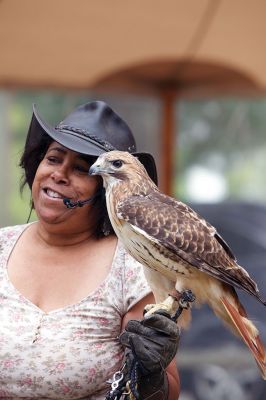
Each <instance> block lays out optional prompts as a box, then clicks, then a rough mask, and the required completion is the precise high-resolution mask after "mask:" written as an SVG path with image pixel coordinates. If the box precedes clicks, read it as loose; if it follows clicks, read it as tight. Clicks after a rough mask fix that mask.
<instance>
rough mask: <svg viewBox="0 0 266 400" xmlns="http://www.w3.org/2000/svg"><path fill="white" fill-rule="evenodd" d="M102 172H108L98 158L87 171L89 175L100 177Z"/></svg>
mask: <svg viewBox="0 0 266 400" xmlns="http://www.w3.org/2000/svg"><path fill="white" fill-rule="evenodd" d="M104 172H108V171H106V168H105V167H104V162H103V161H102V160H101V159H100V158H97V160H96V161H95V163H94V164H92V165H91V167H90V169H89V175H102V174H104Z"/></svg>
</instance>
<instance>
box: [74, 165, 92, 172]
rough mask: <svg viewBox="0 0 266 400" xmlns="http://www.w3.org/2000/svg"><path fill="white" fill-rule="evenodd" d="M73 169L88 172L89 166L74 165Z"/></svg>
mask: <svg viewBox="0 0 266 400" xmlns="http://www.w3.org/2000/svg"><path fill="white" fill-rule="evenodd" d="M75 170H76V171H78V172H80V173H82V174H88V172H89V167H87V166H86V167H85V166H84V165H76V166H75Z"/></svg>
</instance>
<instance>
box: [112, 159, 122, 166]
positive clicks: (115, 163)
mask: <svg viewBox="0 0 266 400" xmlns="http://www.w3.org/2000/svg"><path fill="white" fill-rule="evenodd" d="M112 165H113V166H114V167H115V168H121V167H122V165H123V161H121V160H114V161H112Z"/></svg>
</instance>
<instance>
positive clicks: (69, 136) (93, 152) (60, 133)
mask: <svg viewBox="0 0 266 400" xmlns="http://www.w3.org/2000/svg"><path fill="white" fill-rule="evenodd" d="M38 128H39V129H38ZM35 129H37V130H38V131H39V132H40V130H41V132H42V133H45V134H47V135H49V136H50V137H51V138H52V139H53V140H55V141H56V142H58V143H60V144H62V145H63V146H64V147H66V148H68V149H70V150H73V151H76V152H77V153H81V154H86V155H90V156H95V157H98V156H99V155H101V154H103V153H106V152H107V150H106V149H105V148H104V146H102V145H101V144H100V143H98V142H96V141H94V140H93V139H91V138H89V137H84V136H82V135H80V134H78V133H76V132H72V131H66V130H61V129H55V128H53V127H52V126H50V125H49V124H47V123H46V122H45V121H44V120H43V119H42V118H41V117H40V115H39V114H38V112H37V110H36V106H35V105H33V115H32V122H31V125H30V129H29V136H32V135H34V132H33V131H34V130H35ZM118 150H119V149H118ZM132 154H133V155H134V156H135V157H137V158H138V159H139V161H140V162H141V163H142V164H143V165H144V167H145V168H146V171H147V172H148V174H149V176H150V178H151V179H152V180H153V181H154V182H155V183H156V184H157V183H158V178H157V171H156V164H155V160H154V158H153V156H152V155H151V154H150V153H146V152H141V153H139V152H132Z"/></svg>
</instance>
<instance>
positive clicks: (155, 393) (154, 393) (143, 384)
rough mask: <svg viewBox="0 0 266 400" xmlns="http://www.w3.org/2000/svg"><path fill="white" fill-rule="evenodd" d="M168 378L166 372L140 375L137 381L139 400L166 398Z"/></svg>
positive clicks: (165, 399)
mask: <svg viewBox="0 0 266 400" xmlns="http://www.w3.org/2000/svg"><path fill="white" fill-rule="evenodd" d="M168 390H169V388H168V378H167V374H166V372H163V373H162V374H150V375H146V376H142V377H141V378H140V383H139V394H140V398H141V400H167V399H168Z"/></svg>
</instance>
